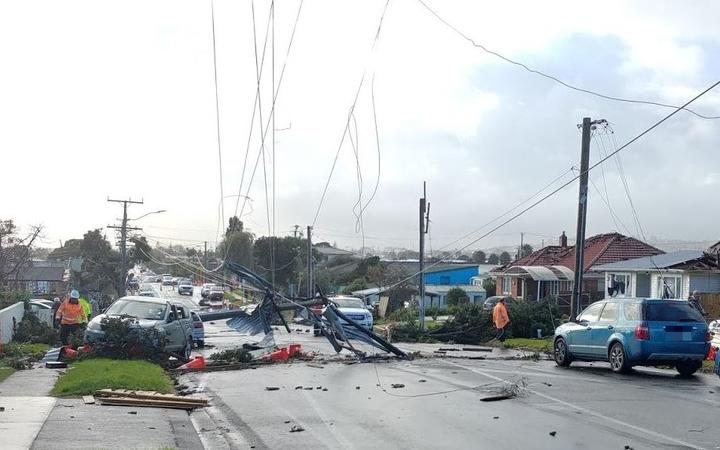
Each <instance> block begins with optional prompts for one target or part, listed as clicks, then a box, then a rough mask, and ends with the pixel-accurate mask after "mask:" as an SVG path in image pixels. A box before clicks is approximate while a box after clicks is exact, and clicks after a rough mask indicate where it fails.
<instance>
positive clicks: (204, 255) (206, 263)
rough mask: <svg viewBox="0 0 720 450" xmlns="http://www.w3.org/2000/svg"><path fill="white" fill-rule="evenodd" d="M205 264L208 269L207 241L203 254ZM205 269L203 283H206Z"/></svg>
mask: <svg viewBox="0 0 720 450" xmlns="http://www.w3.org/2000/svg"><path fill="white" fill-rule="evenodd" d="M203 261H204V263H203V265H204V266H205V267H204V269H205V270H207V266H208V262H207V241H205V253H204V254H203ZM205 270H203V283H205V281H206V279H205Z"/></svg>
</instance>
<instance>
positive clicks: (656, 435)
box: [445, 360, 709, 450]
mask: <svg viewBox="0 0 720 450" xmlns="http://www.w3.org/2000/svg"><path fill="white" fill-rule="evenodd" d="M445 362H447V363H448V364H451V365H453V366H456V367H460V368H462V369H465V370H469V371H471V372H475V373H477V374H479V375H482V376H484V377H487V378H490V379H492V380H497V381H506V380H503V379H502V378H499V377H496V376H494V375H490V374H489V373H486V372H483V371H482V370H478V369H474V368H472V367H467V366H463V365H461V364H458V363H456V362H453V361H447V360H446V361H445ZM524 390H525V391H527V392H529V393H531V394H535V395H537V396H538V397H541V398H544V399H546V400H550V401H551V402H555V403H558V404H560V405H563V406H566V407H568V408H572V409H574V410H576V411H580V412H582V413H583V414H588V415H591V416H594V417H596V418H598V419H602V420H605V421H607V422H610V423H613V424H615V425H618V426H621V427H624V428H629V429H631V430H634V431H637V432H640V433H643V434H646V435H648V436H652V437H654V438H657V439H662V440H665V441H667V442H670V443H673V444H677V445H682V446H684V447H687V448H693V449H697V450H709V449H706V448H704V447H699V446H697V445H695V444H690V443H688V442H685V441H681V440H679V439H675V438H673V437H670V436H666V435H664V434H662V433H658V432H656V431H652V430H648V429H647V428H643V427H639V426H637V425H632V424H629V423H627V422H623V421H621V420H618V419H614V418H612V417H608V416H606V415H604V414H601V413H599V412H596V411H592V410H590V409H587V408H583V407H582V406H578V405H575V404H573V403H570V402H566V401H565V400H561V399H559V398H555V397H552V396H550V395H547V394H543V393H541V392H538V391H535V390H533V389H529V388H524Z"/></svg>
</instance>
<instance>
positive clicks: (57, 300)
mask: <svg viewBox="0 0 720 450" xmlns="http://www.w3.org/2000/svg"><path fill="white" fill-rule="evenodd" d="M60 305H62V302H61V301H60V298H59V297H55V298H54V299H53V304H52V307H51V308H50V310H51V311H52V318H53V328H55V329H57V328H58V327H59V326H60V322H58V321H57V319H56V318H55V316H56V315H57V310H58V308H60Z"/></svg>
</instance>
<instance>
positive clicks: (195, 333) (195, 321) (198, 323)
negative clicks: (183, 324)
mask: <svg viewBox="0 0 720 450" xmlns="http://www.w3.org/2000/svg"><path fill="white" fill-rule="evenodd" d="M190 317H191V318H192V326H193V329H192V338H193V343H194V344H195V346H196V347H197V348H203V347H205V325H203V321H202V319H201V318H200V316H199V315H198V313H196V312H195V311H190Z"/></svg>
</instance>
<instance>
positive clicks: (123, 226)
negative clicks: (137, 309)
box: [107, 197, 143, 297]
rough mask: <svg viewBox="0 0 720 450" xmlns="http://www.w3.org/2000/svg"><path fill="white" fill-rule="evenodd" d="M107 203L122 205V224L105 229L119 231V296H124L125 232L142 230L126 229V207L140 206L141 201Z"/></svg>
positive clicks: (110, 200)
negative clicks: (120, 262) (120, 260)
mask: <svg viewBox="0 0 720 450" xmlns="http://www.w3.org/2000/svg"><path fill="white" fill-rule="evenodd" d="M107 201H108V202H113V203H122V204H123V218H122V223H121V225H120V226H117V225H108V227H107V228H114V229H119V230H120V254H121V255H122V266H121V270H120V296H121V297H123V296H125V278H126V277H127V271H128V268H127V232H128V230H130V231H142V228H136V227H128V226H127V223H128V218H127V207H128V203H130V204H137V205H142V204H143V201H142V200H140V201H139V202H137V201H133V200H132V199H129V200H112V199H110V198H109V197H108V199H107Z"/></svg>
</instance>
